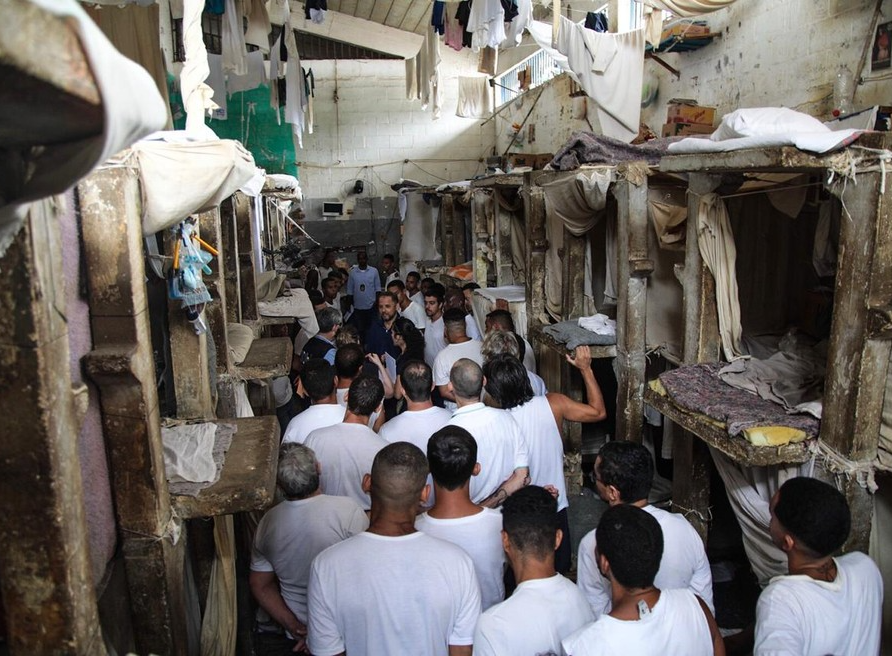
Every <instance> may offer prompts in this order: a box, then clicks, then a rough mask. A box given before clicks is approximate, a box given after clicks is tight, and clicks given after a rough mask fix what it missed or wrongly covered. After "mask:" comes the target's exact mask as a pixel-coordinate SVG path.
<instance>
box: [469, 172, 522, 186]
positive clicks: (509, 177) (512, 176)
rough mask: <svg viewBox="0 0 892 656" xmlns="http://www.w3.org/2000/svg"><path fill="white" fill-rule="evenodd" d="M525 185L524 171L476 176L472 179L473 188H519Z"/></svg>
mask: <svg viewBox="0 0 892 656" xmlns="http://www.w3.org/2000/svg"><path fill="white" fill-rule="evenodd" d="M522 185H523V174H522V173H500V174H497V175H488V176H486V177H485V178H476V179H474V180H471V188H472V189H475V188H478V187H491V188H496V189H500V188H517V187H520V186H522Z"/></svg>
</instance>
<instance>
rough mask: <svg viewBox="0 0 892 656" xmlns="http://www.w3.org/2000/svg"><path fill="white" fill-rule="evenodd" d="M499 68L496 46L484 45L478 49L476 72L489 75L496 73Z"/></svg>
mask: <svg viewBox="0 0 892 656" xmlns="http://www.w3.org/2000/svg"><path fill="white" fill-rule="evenodd" d="M498 68H499V51H498V50H497V49H496V48H490V47H489V46H486V47H485V48H483V49H482V50H481V51H480V60H479V62H478V63H477V72H478V73H485V74H486V75H489V76H490V77H492V76H494V75H495V74H496V70H498Z"/></svg>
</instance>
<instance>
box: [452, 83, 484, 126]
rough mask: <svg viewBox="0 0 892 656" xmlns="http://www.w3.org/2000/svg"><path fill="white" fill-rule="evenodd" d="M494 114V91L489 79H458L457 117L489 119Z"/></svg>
mask: <svg viewBox="0 0 892 656" xmlns="http://www.w3.org/2000/svg"><path fill="white" fill-rule="evenodd" d="M490 114H492V90H491V89H490V88H489V83H488V78H485V77H480V76H475V77H460V78H458V106H457V107H456V108H455V115H456V116H461V117H463V118H489V115H490Z"/></svg>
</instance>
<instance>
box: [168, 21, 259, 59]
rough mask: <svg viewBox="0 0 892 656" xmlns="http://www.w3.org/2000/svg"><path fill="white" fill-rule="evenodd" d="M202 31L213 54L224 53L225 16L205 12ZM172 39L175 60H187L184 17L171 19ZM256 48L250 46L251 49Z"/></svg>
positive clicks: (208, 48) (209, 50) (208, 49)
mask: <svg viewBox="0 0 892 656" xmlns="http://www.w3.org/2000/svg"><path fill="white" fill-rule="evenodd" d="M201 31H202V38H203V40H204V46H205V48H207V51H208V52H209V53H210V54H212V55H221V54H223V17H222V16H220V15H218V14H212V13H209V12H204V13H203V14H202V15H201ZM171 39H173V60H174V61H177V62H183V61H186V48H185V47H184V46H183V19H182V18H173V19H171ZM251 49H255V48H252V47H249V50H251Z"/></svg>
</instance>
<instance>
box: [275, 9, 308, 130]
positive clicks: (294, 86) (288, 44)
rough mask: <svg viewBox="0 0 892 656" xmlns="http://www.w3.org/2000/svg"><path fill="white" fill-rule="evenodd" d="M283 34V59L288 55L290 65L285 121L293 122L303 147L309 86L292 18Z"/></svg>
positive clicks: (292, 126) (286, 76) (287, 77)
mask: <svg viewBox="0 0 892 656" xmlns="http://www.w3.org/2000/svg"><path fill="white" fill-rule="evenodd" d="M282 34H283V39H282V40H283V42H284V46H285V53H286V54H285V56H284V57H283V59H285V58H286V57H287V62H288V65H287V66H286V67H285V122H286V123H290V124H291V131H292V134H293V136H294V144H295V146H296V147H297V148H303V145H304V143H303V141H304V140H303V133H304V129H305V126H306V111H307V104H308V102H307V88H306V85H305V84H304V76H303V69H302V68H301V66H300V55H298V52H297V40H296V39H295V36H294V30H293V29H292V28H291V19H290V18H289V19H288V20H287V22H286V23H285V26H284V27H283V32H282ZM280 55H281V53H280ZM280 88H281V87H280ZM280 97H281V96H280Z"/></svg>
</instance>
